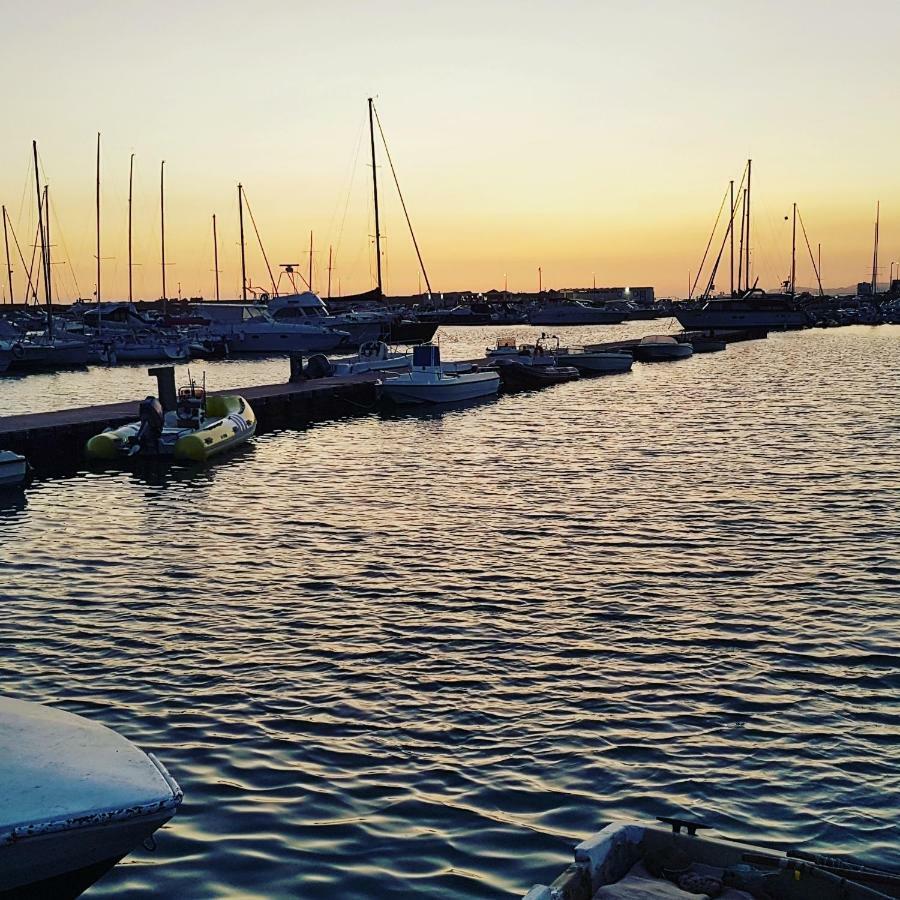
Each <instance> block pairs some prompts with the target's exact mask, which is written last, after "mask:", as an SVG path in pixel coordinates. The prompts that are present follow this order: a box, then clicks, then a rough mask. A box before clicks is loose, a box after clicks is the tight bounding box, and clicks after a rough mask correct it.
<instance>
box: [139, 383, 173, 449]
mask: <svg viewBox="0 0 900 900" xmlns="http://www.w3.org/2000/svg"><path fill="white" fill-rule="evenodd" d="M139 412H140V417H141V425H140V428H138V433H137V434H136V435H135V437H134V444H133V445H132V451H131V452H132V453H136V452H137V451H138V450H139V449H140V448H141V447H144V446H146V445H147V444H149V443H151V442H153V443H157V442H158V441H159V438H160V435H161V434H162V430H163V425H164V424H165V421H166V414H165V412H164V411H163V408H162V404H161V403H160V402H159V400H157V399H156V397H152V396H151V397H145V398H144V399H143V400H141V405H140V407H139Z"/></svg>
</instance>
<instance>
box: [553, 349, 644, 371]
mask: <svg viewBox="0 0 900 900" xmlns="http://www.w3.org/2000/svg"><path fill="white" fill-rule="evenodd" d="M556 361H557V363H558V364H559V365H561V366H575V368H576V369H578V371H579V372H580V373H581V374H582V375H605V374H608V373H610V372H628V371H629V370H630V369H631V364H632V363H633V362H634V358H633V357H632V355H631V354H630V353H627V352H625V351H622V350H587V349H585V348H584V347H573V348H564V349H560V350H558V351H557V353H556Z"/></svg>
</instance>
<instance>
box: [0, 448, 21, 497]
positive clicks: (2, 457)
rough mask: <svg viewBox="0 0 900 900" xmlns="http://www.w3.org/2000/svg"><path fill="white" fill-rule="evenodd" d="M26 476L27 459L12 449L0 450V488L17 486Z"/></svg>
mask: <svg viewBox="0 0 900 900" xmlns="http://www.w3.org/2000/svg"><path fill="white" fill-rule="evenodd" d="M27 478H28V461H27V460H26V459H25V457H24V456H19V454H18V453H13V452H12V450H0V488H3V487H18V486H19V485H20V484H23V483H24V482H25V480H26V479H27Z"/></svg>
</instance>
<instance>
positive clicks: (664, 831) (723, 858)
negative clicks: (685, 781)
mask: <svg viewBox="0 0 900 900" xmlns="http://www.w3.org/2000/svg"><path fill="white" fill-rule="evenodd" d="M659 821H660V822H662V823H665V825H668V826H669V827H665V825H660V824H656V823H654V824H643V823H635V824H632V823H624V822H615V823H612V824H610V825H607V826H606V827H605V828H604V829H602V830H601V831H599V832H597V833H596V834H594V835H593V836H592V837H589V838H588V839H587V840H585V841H582V842H581V843H580V844H578V846H576V847H575V862H574V863H573V864H572V865H570V866H569V867H568V868H567V869H566V870H565V872H563V873H562V874H561V875H560V876H559V877H558V878H557V879H556V880H555V881H554V882H553V883H552V884H550V885H541V884H538V885H535V886H534V887H533V888H532V889H531V890H530V891H528V893H527V894H525V900H562V898H565V900H636V898H650V897H661V898H662V897H665V898H668V900H700V898H702V897H706V898H709V897H719V898H721V900H754V898H763V897H765V898H768V900H869V898H873V900H874V898H878V900H885V898H891V897H894V898H896V897H900V873H897V872H893V871H888V870H884V869H880V868H874V867H872V866H869V865H865V864H862V863H860V862H858V861H856V860H851V859H848V858H846V857H835V856H824V855H819V854H813V853H808V852H805V851H802V850H788V851H787V852H782V851H780V850H769V849H766V848H763V847H758V846H753V845H750V844H742V843H738V842H737V841H732V840H731V839H728V838H724V837H706V836H703V837H701V836H699V835H698V834H697V830H698V829H700V828H704V827H706V826H704V825H702V824H701V823H699V822H694V821H689V820H684V819H676V818H667V817H661V818H660V820H659ZM682 829H684V831H683V830H682Z"/></svg>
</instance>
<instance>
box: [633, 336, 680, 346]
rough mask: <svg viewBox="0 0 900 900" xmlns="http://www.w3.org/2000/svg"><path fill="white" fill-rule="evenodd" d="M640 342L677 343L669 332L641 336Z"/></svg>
mask: <svg viewBox="0 0 900 900" xmlns="http://www.w3.org/2000/svg"><path fill="white" fill-rule="evenodd" d="M641 343H642V344H677V343H678V341H676V340H675V338H673V337H672V335H671V334H648V335H647V336H646V337H642V338H641Z"/></svg>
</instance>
